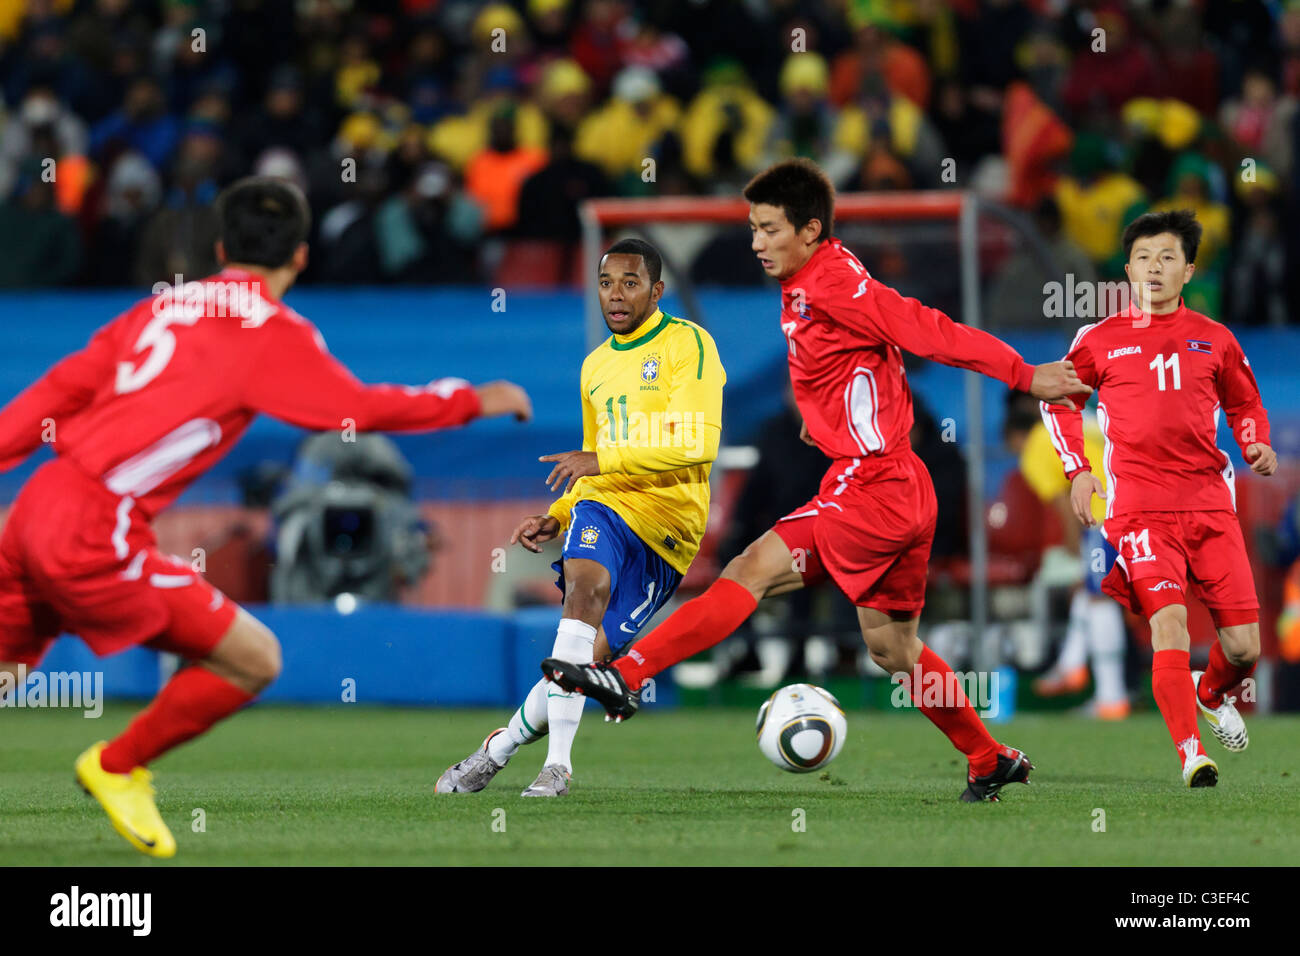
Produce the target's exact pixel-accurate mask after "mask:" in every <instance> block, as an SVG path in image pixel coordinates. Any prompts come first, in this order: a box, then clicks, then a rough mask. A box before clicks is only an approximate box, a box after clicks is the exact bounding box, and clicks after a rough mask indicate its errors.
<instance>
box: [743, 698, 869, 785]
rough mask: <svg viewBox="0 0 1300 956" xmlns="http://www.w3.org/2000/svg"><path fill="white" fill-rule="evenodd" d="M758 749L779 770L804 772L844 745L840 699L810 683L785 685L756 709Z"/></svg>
mask: <svg viewBox="0 0 1300 956" xmlns="http://www.w3.org/2000/svg"><path fill="white" fill-rule="evenodd" d="M755 731H756V733H757V734H758V749H759V750H761V751H762V752H763V756H764V757H766V758H767V759H768V760H770V761H772V763H774V764H776V765H777V766H778V767H780V768H781V769H782V770H788V771H790V772H791V773H808V772H809V771H810V770H817V769H819V768H821V767H824V766H826V765H827V764H828V763H830V762H831V761H832V760H834V759H835V757H836V755H838V754H839V752H840V748H841V747H843V746H844V736H845V734H846V733H847V732H848V723H847V721H845V719H844V711H843V709H842V708H841V707H840V702H839V701H838V700H836V699H835V698H834V697H833V696H832V695H831V694H830V693H829V692H827V691H825V690H823V689H822V688H820V687H816V686H814V685H812V684H789V685H787V686H785V687H782V688H781V689H780V690H778V691H776V692H775V693H774V694H772V696H771V697H769V698H768V699H767V700H766V701H764V702H763V706H762V707H760V708H759V709H758V726H757V727H756V728H755Z"/></svg>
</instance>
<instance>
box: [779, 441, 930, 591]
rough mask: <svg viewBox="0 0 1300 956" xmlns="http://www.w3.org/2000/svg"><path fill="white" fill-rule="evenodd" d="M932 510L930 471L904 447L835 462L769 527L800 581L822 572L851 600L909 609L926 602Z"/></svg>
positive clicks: (814, 578) (807, 581)
mask: <svg viewBox="0 0 1300 956" xmlns="http://www.w3.org/2000/svg"><path fill="white" fill-rule="evenodd" d="M854 462H858V463H859V464H858V465H855V464H854ZM867 469H870V473H869V474H868V475H867V476H864V477H859V472H860V471H862V470H867ZM937 516H938V504H937V503H936V501H935V497H934V484H933V483H932V482H931V481H930V473H929V472H928V471H926V470H925V465H924V464H923V463H922V461H921V459H920V458H917V457H916V454H915V453H914V452H912V451H911V450H910V449H909V450H908V451H907V452H906V453H904V454H899V455H894V456H891V457H889V458H887V459H867V458H858V459H847V460H841V461H837V462H835V464H834V465H833V466H832V467H831V469H830V471H828V472H826V477H824V478H823V479H822V484H821V490H820V492H819V493H818V495H817V497H815V498H813V499H812V500H811V501H809V502H808V503H807V504H806V505H804V506H803V507H802V508H796V509H795V510H794V511H792V512H791V513H790V514H788V515H786V516H785V517H784V518H781V519H780V520H779V521H777V523H776V525H775V526H774V527H773V528H772V530H773V531H775V532H776V533H777V534H778V535H780V537H781V540H782V541H784V542H785V543H786V546H787V547H788V548H789V549H790V553H791V554H792V555H793V556H794V560H795V562H796V567H799V568H800V569H801V570H802V573H803V580H804V584H805V585H812V584H816V583H818V582H820V581H823V580H825V579H826V577H827V576H828V575H829V576H830V578H831V579H832V580H833V581H834V582H835V583H836V584H837V585H839V588H840V590H841V591H843V592H844V593H845V594H846V595H848V597H849V600H851V601H852V602H853V603H854V604H856V605H857V606H858V607H870V608H875V609H876V610H878V611H885V612H894V613H904V614H910V615H915V614H920V613H921V608H922V607H924V606H925V577H926V571H927V568H928V565H929V562H930V545H931V544H933V542H934V522H935V519H936V517H937ZM800 562H802V563H800Z"/></svg>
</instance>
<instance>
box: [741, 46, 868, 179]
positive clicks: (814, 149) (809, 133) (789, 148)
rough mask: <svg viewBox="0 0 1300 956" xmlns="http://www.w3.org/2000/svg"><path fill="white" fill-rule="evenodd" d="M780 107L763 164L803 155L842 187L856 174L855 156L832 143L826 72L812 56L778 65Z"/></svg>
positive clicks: (797, 55)
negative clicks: (779, 74)
mask: <svg viewBox="0 0 1300 956" xmlns="http://www.w3.org/2000/svg"><path fill="white" fill-rule="evenodd" d="M780 83H781V104H780V108H779V110H778V112H777V114H776V121H775V122H774V123H773V124H772V129H771V131H770V132H769V133H768V136H767V147H766V150H765V152H764V158H763V162H764V163H765V164H770V163H775V162H777V161H778V160H782V159H788V158H790V157H791V156H805V157H807V158H808V159H811V160H813V161H814V162H816V163H817V164H818V165H819V166H821V167H822V169H824V170H825V171H826V175H827V176H829V177H830V180H831V182H833V183H835V185H836V186H837V187H838V186H843V185H844V183H845V182H847V181H848V180H849V178H850V177H852V176H853V174H854V173H855V172H856V167H857V161H858V157H857V156H855V155H854V154H853V153H851V152H849V151H848V150H844V149H837V148H836V146H835V143H834V135H835V128H836V123H837V120H838V111H837V110H835V109H834V107H832V106H831V105H830V100H829V99H828V98H827V93H828V90H829V88H830V72H829V70H828V68H827V66H826V60H825V59H824V58H823V57H821V56H819V55H818V54H816V53H791V54H790V55H789V56H788V57H786V59H785V62H784V63H783V64H782V66H781V80H780Z"/></svg>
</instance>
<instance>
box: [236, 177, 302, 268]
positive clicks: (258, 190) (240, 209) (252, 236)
mask: <svg viewBox="0 0 1300 956" xmlns="http://www.w3.org/2000/svg"><path fill="white" fill-rule="evenodd" d="M217 218H218V220H219V222H220V223H221V242H222V245H224V246H225V249H226V259H227V261H229V262H239V263H244V264H246V265H256V266H266V267H267V268H269V269H278V268H280V267H281V266H283V265H285V264H286V263H288V262H289V260H291V259H292V258H293V253H294V250H295V249H297V248H298V246H299V245H300V244H301V243H303V242H306V241H307V233H308V232H309V231H310V229H311V208H310V207H309V206H308V205H307V198H306V197H305V196H304V195H303V194H302V190H301V189H299V188H298V187H297V186H295V185H294V184H293V183H290V182H286V181H284V180H283V179H275V178H273V177H270V176H248V177H246V178H244V179H241V180H239V181H238V182H235V183H232V184H231V185H230V186H228V187H226V189H225V190H224V191H223V192H222V193H221V195H220V196H218V197H217Z"/></svg>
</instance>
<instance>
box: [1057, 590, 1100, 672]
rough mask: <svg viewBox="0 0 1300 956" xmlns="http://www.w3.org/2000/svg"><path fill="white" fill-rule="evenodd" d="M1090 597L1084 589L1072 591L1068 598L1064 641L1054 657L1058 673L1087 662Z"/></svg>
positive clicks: (1073, 668)
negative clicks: (1071, 595) (1058, 654)
mask: <svg viewBox="0 0 1300 956" xmlns="http://www.w3.org/2000/svg"><path fill="white" fill-rule="evenodd" d="M1091 603H1092V597H1091V596H1090V595H1089V594H1088V593H1087V592H1086V591H1076V592H1074V597H1072V598H1071V599H1070V622H1069V623H1068V624H1066V626H1065V643H1064V644H1062V645H1061V654H1060V656H1059V657H1057V658H1056V667H1055V670H1056V672H1057V673H1058V674H1068V673H1070V671H1072V670H1077V669H1078V668H1080V667H1082V666H1083V665H1084V664H1086V663H1087V662H1088V606H1089V605H1090V604H1091Z"/></svg>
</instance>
